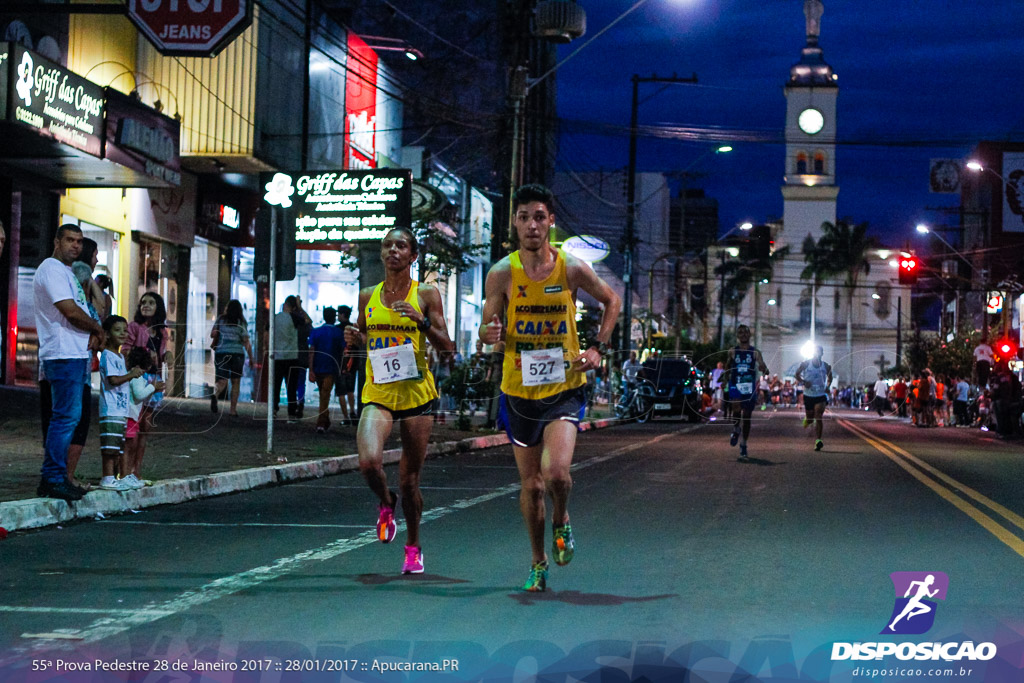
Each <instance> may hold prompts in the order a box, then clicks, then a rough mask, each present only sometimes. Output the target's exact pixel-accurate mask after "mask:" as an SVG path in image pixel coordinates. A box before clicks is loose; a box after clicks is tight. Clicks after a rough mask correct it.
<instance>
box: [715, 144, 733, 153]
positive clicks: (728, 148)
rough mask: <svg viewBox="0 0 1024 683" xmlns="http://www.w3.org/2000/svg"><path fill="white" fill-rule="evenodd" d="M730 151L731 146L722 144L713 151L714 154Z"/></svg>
mask: <svg viewBox="0 0 1024 683" xmlns="http://www.w3.org/2000/svg"><path fill="white" fill-rule="evenodd" d="M731 151H732V147H730V146H729V145H722V146H721V147H719V148H718V149H716V150H715V153H716V154H724V153H726V152H731Z"/></svg>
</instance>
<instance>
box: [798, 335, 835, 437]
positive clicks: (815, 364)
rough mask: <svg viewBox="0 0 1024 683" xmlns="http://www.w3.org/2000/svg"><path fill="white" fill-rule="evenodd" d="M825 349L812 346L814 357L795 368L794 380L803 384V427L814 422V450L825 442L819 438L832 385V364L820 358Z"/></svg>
mask: <svg viewBox="0 0 1024 683" xmlns="http://www.w3.org/2000/svg"><path fill="white" fill-rule="evenodd" d="M824 353H825V350H824V349H822V348H821V346H815V347H814V358H812V359H810V360H805V361H804V362H803V363H801V364H800V367H798V368H797V369H796V381H797V383H798V384H803V385H804V411H805V413H804V414H805V417H804V429H806V428H807V427H808V426H809V425H810V424H811V423H812V422H813V423H814V450H816V451H820V450H821V449H822V448H824V446H825V444H824V442H823V441H822V440H821V431H822V428H823V424H822V417H823V416H824V415H825V405H826V404H827V403H828V388H829V387H830V386H832V366H831V365H829V364H828V363H826V362H825V361H823V360H822V359H821V357H822V355H823V354H824Z"/></svg>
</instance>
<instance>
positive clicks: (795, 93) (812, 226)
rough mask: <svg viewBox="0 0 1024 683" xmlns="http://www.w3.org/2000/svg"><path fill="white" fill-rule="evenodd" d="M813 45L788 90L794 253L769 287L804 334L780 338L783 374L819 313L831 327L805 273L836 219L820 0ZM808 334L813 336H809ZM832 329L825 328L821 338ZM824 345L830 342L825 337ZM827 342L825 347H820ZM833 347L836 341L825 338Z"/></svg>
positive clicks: (781, 312) (829, 74)
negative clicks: (806, 251) (815, 244)
mask: <svg viewBox="0 0 1024 683" xmlns="http://www.w3.org/2000/svg"><path fill="white" fill-rule="evenodd" d="M803 5H804V7H803V10H804V19H805V26H806V43H805V44H804V46H803V48H802V50H801V52H800V60H799V61H798V62H797V63H796V64H794V65H793V66H792V67H791V68H790V70H789V77H788V79H787V81H786V84H785V88H784V90H783V92H784V93H785V96H786V121H785V129H784V130H785V141H786V156H785V161H784V163H785V168H784V169H783V174H782V175H783V185H782V198H783V218H782V224H781V226H779V228H777V229H776V231H775V234H774V236H773V237H774V242H775V247H776V249H778V248H780V247H783V246H786V247H788V248H789V254H788V255H787V256H786V257H785V258H784V259H783V260H781V261H779V262H777V263H776V265H775V268H774V277H773V280H774V281H775V283H774V284H772V285H770V286H769V291H770V294H769V296H771V299H770V300H771V301H773V302H774V306H775V309H774V310H773V311H771V313H770V314H769V315H774V316H775V317H776V319H777V320H778V322H779V324H780V325H781V326H782V327H784V328H787V329H790V330H794V331H796V330H799V331H800V334H797V335H795V336H794V337H792V338H789V339H782V338H779V343H780V345H781V347H782V348H780V351H781V352H782V361H783V362H782V367H781V368H780V370H782V372H783V373H789V372H792V370H793V368H795V366H796V365H797V364H798V363H799V362H800V360H802V358H801V354H800V347H801V346H802V345H803V343H804V342H805V341H806V339H808V338H809V332H810V319H811V316H812V310H811V309H812V308H814V309H815V310H814V311H813V315H814V318H815V320H816V321H818V323H819V326H820V327H822V328H824V327H825V325H824V324H823V323H824V322H826V321H827V322H832V311H831V306H830V307H828V308H829V310H828V311H826V310H823V308H824V307H821V306H820V304H821V303H822V300H823V292H821V291H819V294H818V297H817V301H816V303H818V304H819V306H811V292H810V288H809V287H808V283H807V282H806V281H803V280H801V279H800V273H801V272H802V271H803V268H804V260H803V243H804V240H805V239H807V237H808V236H810V237H811V238H813V239H814V240H818V239H819V238H820V237H821V234H822V230H821V224H822V223H824V222H826V221H828V222H831V223H834V222H835V220H836V199H837V197H838V196H839V185H838V184H837V183H836V118H837V117H836V102H837V99H838V97H839V86H838V84H837V80H838V77H837V76H836V73H835V71H834V70H833V69H832V67H831V66H830V65H829V64H828V62H826V61H825V56H824V52H823V50H822V48H821V45H820V44H819V35H820V32H821V17H822V14H823V13H824V6H823V5H822V3H821V0H804V3H803ZM805 331H806V332H805ZM823 332H825V330H824V329H821V330H819V331H818V333H817V334H816V335H815V339H816V340H818V338H819V337H821V336H822V333H823ZM821 341H825V340H821ZM819 343H820V342H819ZM825 345H826V346H829V344H828V343H827V341H826V344H825Z"/></svg>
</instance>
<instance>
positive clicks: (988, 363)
mask: <svg viewBox="0 0 1024 683" xmlns="http://www.w3.org/2000/svg"><path fill="white" fill-rule="evenodd" d="M974 370H975V372H976V374H977V376H978V386H979V387H981V388H982V389H984V388H985V387H986V386H988V376H989V373H991V372H992V347H991V346H989V345H988V342H986V341H982V342H981V343H980V344H978V345H977V346H975V347H974Z"/></svg>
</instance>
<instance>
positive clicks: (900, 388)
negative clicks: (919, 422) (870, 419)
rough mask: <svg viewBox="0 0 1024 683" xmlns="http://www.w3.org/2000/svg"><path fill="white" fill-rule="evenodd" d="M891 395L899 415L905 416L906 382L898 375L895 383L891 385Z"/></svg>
mask: <svg viewBox="0 0 1024 683" xmlns="http://www.w3.org/2000/svg"><path fill="white" fill-rule="evenodd" d="M892 397H893V400H894V401H895V403H896V409H897V410H898V411H899V416H900V417H906V416H907V383H906V382H904V381H903V378H902V377H900V378H899V379H897V380H896V383H895V384H893V385H892Z"/></svg>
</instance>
